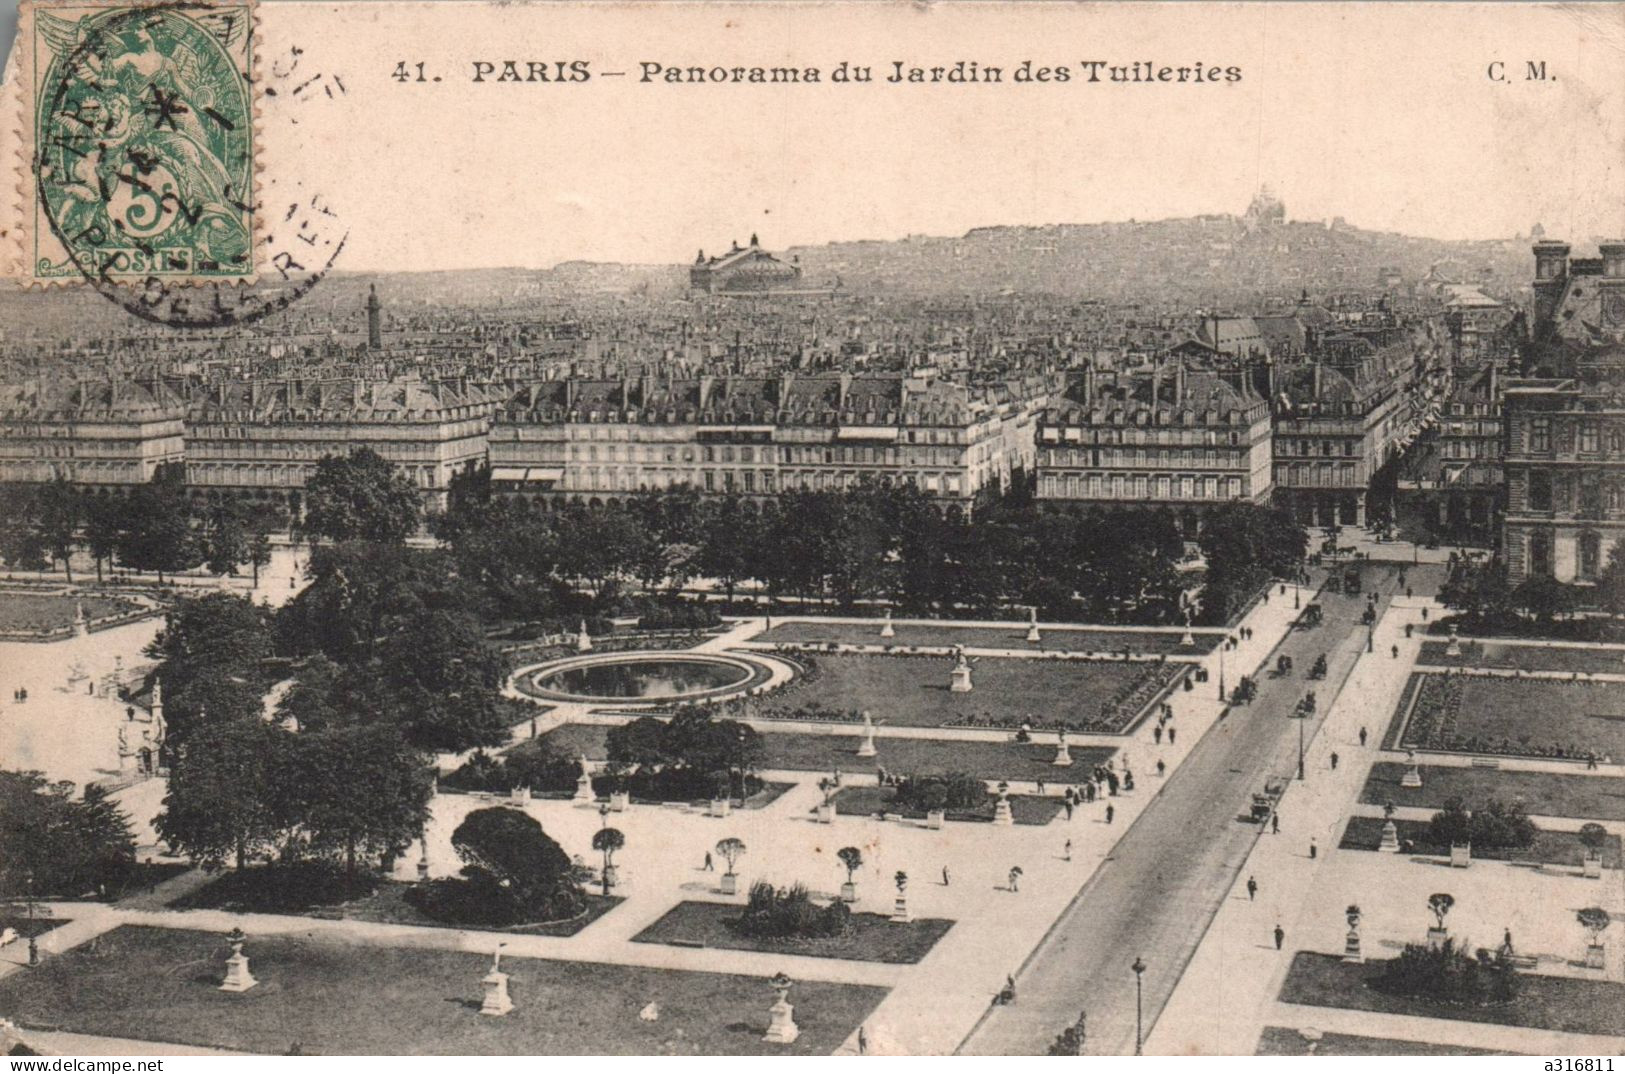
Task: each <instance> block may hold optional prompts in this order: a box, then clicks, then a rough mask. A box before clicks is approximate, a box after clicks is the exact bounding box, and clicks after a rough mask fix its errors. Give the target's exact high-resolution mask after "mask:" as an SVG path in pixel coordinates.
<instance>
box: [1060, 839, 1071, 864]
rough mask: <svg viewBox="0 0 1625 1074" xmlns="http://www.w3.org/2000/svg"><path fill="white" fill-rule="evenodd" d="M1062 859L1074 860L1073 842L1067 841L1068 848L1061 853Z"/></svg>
mask: <svg viewBox="0 0 1625 1074" xmlns="http://www.w3.org/2000/svg"><path fill="white" fill-rule="evenodd" d="M1061 857H1063V858H1065V859H1066V860H1067V861H1071V860H1072V840H1070V839H1068V840H1067V841H1066V847H1065V848H1064V849H1063V850H1062V851H1061Z"/></svg>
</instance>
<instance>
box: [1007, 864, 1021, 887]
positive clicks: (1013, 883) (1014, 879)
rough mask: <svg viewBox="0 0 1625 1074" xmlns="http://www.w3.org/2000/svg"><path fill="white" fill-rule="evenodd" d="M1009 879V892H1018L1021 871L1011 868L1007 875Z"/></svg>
mask: <svg viewBox="0 0 1625 1074" xmlns="http://www.w3.org/2000/svg"><path fill="white" fill-rule="evenodd" d="M1009 879H1010V891H1011V892H1012V893H1014V892H1018V891H1020V890H1021V870H1020V869H1018V868H1016V867H1015V866H1011V868H1010V873H1009Z"/></svg>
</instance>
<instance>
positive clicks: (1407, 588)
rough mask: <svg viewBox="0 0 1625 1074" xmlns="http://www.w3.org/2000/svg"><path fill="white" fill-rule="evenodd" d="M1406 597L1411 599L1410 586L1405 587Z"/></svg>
mask: <svg viewBox="0 0 1625 1074" xmlns="http://www.w3.org/2000/svg"><path fill="white" fill-rule="evenodd" d="M1405 599H1406V600H1409V599H1411V587H1410V586H1406V587H1405Z"/></svg>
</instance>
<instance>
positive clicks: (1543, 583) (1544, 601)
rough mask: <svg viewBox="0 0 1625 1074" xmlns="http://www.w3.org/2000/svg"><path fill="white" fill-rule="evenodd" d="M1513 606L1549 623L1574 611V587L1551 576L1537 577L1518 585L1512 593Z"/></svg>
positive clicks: (1527, 579)
mask: <svg viewBox="0 0 1625 1074" xmlns="http://www.w3.org/2000/svg"><path fill="white" fill-rule="evenodd" d="M1512 604H1513V606H1514V607H1516V608H1519V609H1520V610H1522V611H1523V613H1524V614H1525V615H1527V616H1531V617H1533V618H1534V619H1537V620H1539V621H1540V622H1542V623H1549V622H1551V621H1552V620H1553V619H1554V618H1556V617H1557V616H1559V615H1569V614H1572V613H1573V611H1574V605H1575V596H1574V587H1573V586H1570V585H1564V584H1563V583H1562V582H1559V581H1558V580H1557V579H1556V578H1553V577H1551V576H1550V575H1544V574H1542V575H1536V576H1534V577H1532V578H1526V579H1524V580H1523V581H1522V582H1520V583H1518V587H1517V588H1516V589H1514V590H1513V591H1512Z"/></svg>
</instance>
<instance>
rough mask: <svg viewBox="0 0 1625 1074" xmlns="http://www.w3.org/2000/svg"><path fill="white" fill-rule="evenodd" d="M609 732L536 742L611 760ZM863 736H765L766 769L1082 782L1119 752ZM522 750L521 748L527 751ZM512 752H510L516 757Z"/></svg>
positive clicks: (574, 726) (578, 729)
mask: <svg viewBox="0 0 1625 1074" xmlns="http://www.w3.org/2000/svg"><path fill="white" fill-rule="evenodd" d="M608 733H609V728H608V727H605V726H603V725H601V724H580V723H567V724H561V725H560V726H558V727H556V728H554V729H553V730H552V731H549V732H548V733H547V734H545V735H543V736H541V738H539V739H537V740H536V741H538V742H542V743H545V744H547V745H549V746H552V747H554V748H555V749H556V750H558V751H560V752H563V753H564V754H565V755H566V756H570V757H579V756H581V755H582V754H583V753H585V754H586V755H587V757H588V758H589V759H592V760H603V759H605V757H607V753H606V751H605V749H604V739H605V736H606V735H607V734H608ZM862 742H863V736H862V735H806V734H799V733H796V732H793V731H767V732H764V733H763V734H762V747H763V749H764V750H765V751H766V754H765V757H764V759H763V761H762V763H761V766H760V767H762V768H763V769H767V770H780V769H787V770H790V771H797V772H830V771H833V770H834V769H836V768H839V769H841V770H842V771H843V772H873V771H875V770H876V768H877V767H878V766H881V765H884V766H885V768H886V771H887V772H892V773H896V774H898V775H919V776H924V775H941V774H944V773H947V772H969V773H970V774H972V775H974V776H977V777H979V778H981V779H990V780H1000V779H1004V780H1039V779H1042V780H1044V781H1046V782H1052V783H1065V782H1073V783H1077V782H1081V781H1082V780H1083V778H1084V777H1085V776H1087V775H1088V774H1089V773H1090V772H1091V771H1092V770H1093V769H1094V767H1095V766H1096V765H1101V764H1105V763H1106V761H1107V759H1108V758H1110V757H1111V756H1112V755H1113V754H1114V753H1116V752H1117V751H1116V750H1115V749H1113V748H1111V747H1109V746H1080V745H1076V744H1073V745H1071V746H1069V747H1068V748H1069V750H1070V751H1071V754H1072V764H1071V766H1070V767H1068V768H1057V767H1056V766H1055V764H1054V761H1055V744H1054V743H1053V742H1051V743H1036V742H1025V743H1016V742H951V741H944V740H941V739H928V738H898V737H891V736H876V738H875V756H873V757H859V756H858V755H857V751H858V746H859V745H860V744H861V743H862ZM521 748H523V747H522V746H519V747H515V749H521ZM511 752H512V751H510V753H511Z"/></svg>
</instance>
